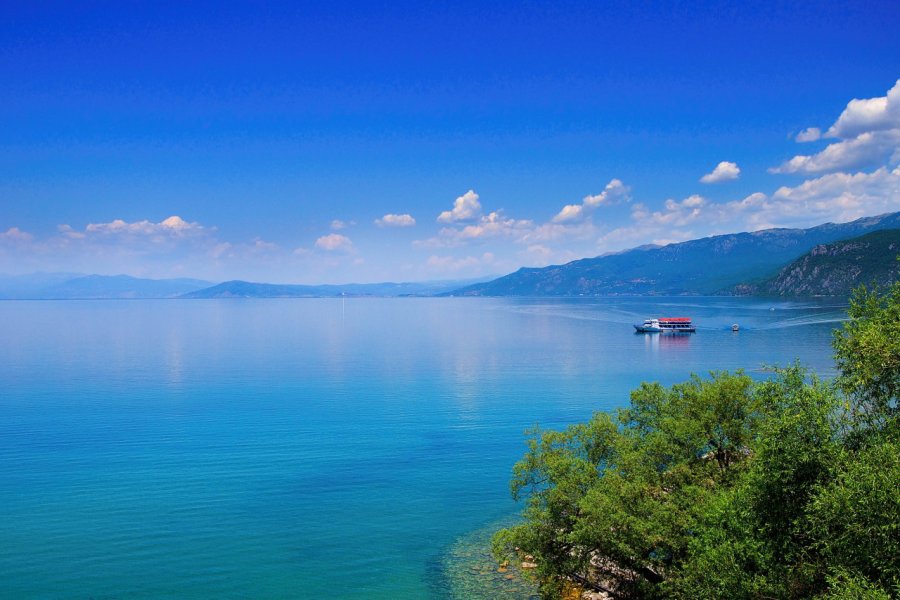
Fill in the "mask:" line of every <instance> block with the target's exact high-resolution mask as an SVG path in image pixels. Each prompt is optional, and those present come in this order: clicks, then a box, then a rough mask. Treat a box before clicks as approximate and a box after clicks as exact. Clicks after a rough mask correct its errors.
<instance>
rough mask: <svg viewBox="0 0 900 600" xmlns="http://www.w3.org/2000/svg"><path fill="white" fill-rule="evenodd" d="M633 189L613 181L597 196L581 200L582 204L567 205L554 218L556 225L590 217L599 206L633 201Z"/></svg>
mask: <svg viewBox="0 0 900 600" xmlns="http://www.w3.org/2000/svg"><path fill="white" fill-rule="evenodd" d="M630 194H631V189H630V188H629V187H628V186H626V185H625V184H624V183H622V182H621V181H620V180H619V179H611V180H610V182H609V183H607V184H606V187H604V188H603V191H602V192H600V193H599V194H596V195H588V196H585V197H584V198H582V199H581V204H567V205H566V206H564V207H563V208H562V210H560V211H559V213H557V215H556V216H555V217H553V222H554V223H571V222H574V221H580V220H582V219H583V218H585V217H587V216H588V213H589V212H590V210H592V209H594V208H597V207H598V206H604V205H612V204H618V203H619V202H622V201H625V202H628V201H629V200H631V196H630Z"/></svg>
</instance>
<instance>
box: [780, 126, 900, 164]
mask: <svg viewBox="0 0 900 600" xmlns="http://www.w3.org/2000/svg"><path fill="white" fill-rule="evenodd" d="M898 148H900V128H898V129H889V130H886V131H874V132H866V133H861V134H859V135H858V136H856V137H855V138H853V139H850V140H843V141H841V142H836V143H834V144H829V145H828V146H826V147H825V149H824V150H822V151H821V152H819V153H818V154H813V155H809V156H805V155H798V156H795V157H793V158H792V159H790V160H788V161H786V162H784V163H782V164H781V165H780V166H778V167H774V168H772V169H769V172H771V173H824V172H827V171H836V170H840V169H847V168H857V167H864V166H868V165H872V164H874V163H878V162H881V161H883V160H884V159H886V158H888V157H891V158H892V160H893V161H896V158H895V156H896V155H897V151H898Z"/></svg>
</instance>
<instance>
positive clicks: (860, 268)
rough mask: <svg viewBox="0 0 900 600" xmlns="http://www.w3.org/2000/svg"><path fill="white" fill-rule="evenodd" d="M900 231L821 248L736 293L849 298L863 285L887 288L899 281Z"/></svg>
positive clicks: (894, 230)
mask: <svg viewBox="0 0 900 600" xmlns="http://www.w3.org/2000/svg"><path fill="white" fill-rule="evenodd" d="M898 258H900V229H885V230H882V231H873V232H872V233H867V234H866V235H863V236H860V237H855V238H851V239H849V240H842V241H839V242H833V243H831V244H820V245H818V246H816V247H814V248H813V249H812V250H810V251H809V252H807V253H806V254H804V255H803V256H801V257H800V258H798V259H797V260H795V261H794V262H792V263H791V264H789V265H787V266H786V267H784V268H782V269H781V270H780V271H779V272H778V274H777V275H775V276H774V277H772V278H771V279H768V280H766V281H764V282H762V283H759V284H756V285H745V286H738V287H737V288H735V293H738V294H748V295H754V296H781V297H789V296H844V297H846V296H849V295H850V293H851V291H852V290H853V288H855V287H857V286H859V285H861V284H867V285H869V284H875V285H878V286H887V285H890V284H891V283H893V282H894V281H897V280H898V279H900V260H898Z"/></svg>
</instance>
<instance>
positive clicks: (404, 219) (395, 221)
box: [375, 214, 416, 227]
mask: <svg viewBox="0 0 900 600" xmlns="http://www.w3.org/2000/svg"><path fill="white" fill-rule="evenodd" d="M375 224H376V225H378V226H379V227H412V226H413V225H415V224H416V220H415V219H414V218H413V216H412V215H409V214H402V215H395V214H386V215H384V216H383V217H381V218H380V219H375Z"/></svg>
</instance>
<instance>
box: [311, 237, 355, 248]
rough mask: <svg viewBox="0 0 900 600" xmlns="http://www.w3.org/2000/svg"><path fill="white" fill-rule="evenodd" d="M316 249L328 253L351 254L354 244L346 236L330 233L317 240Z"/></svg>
mask: <svg viewBox="0 0 900 600" xmlns="http://www.w3.org/2000/svg"><path fill="white" fill-rule="evenodd" d="M316 248H318V249H320V250H326V251H328V252H351V251H352V250H353V242H352V241H350V238H348V237H347V236H345V235H341V234H339V233H329V234H328V235H323V236H322V237H320V238H319V239H317V240H316Z"/></svg>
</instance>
